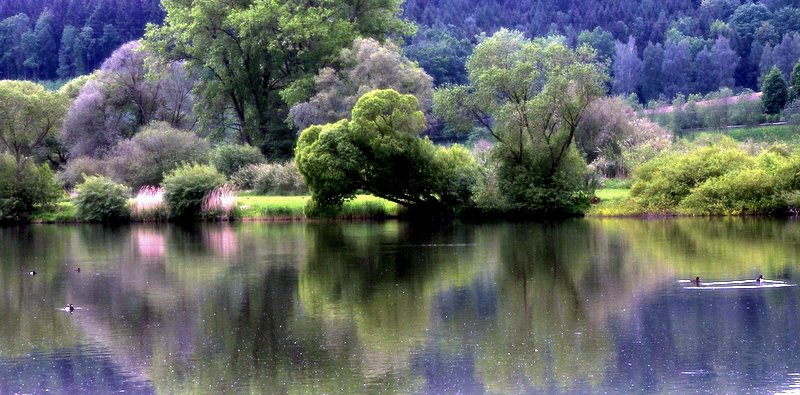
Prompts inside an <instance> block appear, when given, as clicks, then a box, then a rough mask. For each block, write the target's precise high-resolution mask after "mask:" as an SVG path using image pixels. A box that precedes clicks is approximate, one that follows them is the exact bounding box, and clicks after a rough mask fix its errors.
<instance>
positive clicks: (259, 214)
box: [30, 195, 400, 223]
mask: <svg viewBox="0 0 800 395" xmlns="http://www.w3.org/2000/svg"><path fill="white" fill-rule="evenodd" d="M308 199H309V196H249V195H244V196H237V197H236V206H237V208H236V211H235V213H236V214H235V216H236V218H237V219H241V220H300V219H304V218H305V215H303V209H304V208H305V205H306V202H307V201H308ZM399 209H400V207H399V206H398V205H397V204H396V203H392V202H390V201H388V200H385V199H381V198H378V197H375V196H370V195H359V196H356V198H355V199H353V200H350V201H347V202H345V204H344V207H343V208H342V213H341V215H340V216H339V218H341V219H382V218H392V217H396V216H397V215H398V212H399ZM30 219H31V222H35V223H69V222H80V220H79V218H78V217H77V215H76V209H75V206H74V205H73V204H72V202H71V201H69V200H65V201H61V202H59V203H57V204H56V205H55V206H54V207H52V208H48V209H41V210H37V211H36V212H34V213H33V214H32V215H31V218H30Z"/></svg>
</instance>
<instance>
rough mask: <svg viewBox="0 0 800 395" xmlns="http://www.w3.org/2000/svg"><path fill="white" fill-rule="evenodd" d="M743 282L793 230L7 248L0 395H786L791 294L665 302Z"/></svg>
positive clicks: (272, 232) (424, 230)
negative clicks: (69, 308) (699, 283)
mask: <svg viewBox="0 0 800 395" xmlns="http://www.w3.org/2000/svg"><path fill="white" fill-rule="evenodd" d="M77 268H80V269H81V270H80V272H78V271H76V269H77ZM31 270H35V271H36V272H37V274H36V275H35V276H30V275H29V274H28V272H29V271H31ZM758 274H764V276H765V277H766V278H768V279H770V280H779V281H784V282H786V283H787V284H796V283H797V282H800V221H778V220H756V219H728V220H693V219H677V220H675V219H673V220H663V221H642V220H575V221H569V222H562V223H554V224H491V225H465V224H452V225H439V226H431V225H424V224H423V225H420V224H413V225H412V224H407V223H399V222H387V223H374V224H370V223H345V224H321V223H310V224H305V223H285V224H284V223H277V224H273V223H245V224H236V225H232V226H228V225H205V226H198V227H195V228H180V227H175V226H167V225H163V226H132V227H124V228H116V229H113V228H104V227H101V226H30V227H24V228H4V229H0V306H2V309H3V312H2V316H0V394H13V393H44V392H49V393H71V394H73V393H113V392H122V391H124V392H126V393H265V394H267V393H269V394H272V393H318V394H322V393H347V394H354V393H414V394H416V393H421V394H427V393H431V394H439V393H463V394H472V393H491V394H505V393H515V394H516V393H714V394H717V393H776V392H791V391H793V390H794V391H797V390H799V389H800V308H799V307H798V301H800V299H799V296H800V293H799V290H798V287H782V288H777V287H776V288H772V287H753V288H749V289H737V288H735V287H732V288H728V289H703V290H702V291H700V290H697V289H692V287H691V286H687V284H686V283H679V280H680V279H689V278H694V277H695V276H700V277H701V278H702V279H703V281H704V284H705V282H713V281H717V280H718V281H725V280H735V279H753V278H755V277H757V275H758ZM684 287H686V288H684ZM687 288H688V289H687ZM67 303H73V304H75V306H77V307H78V310H76V311H75V312H74V313H73V314H70V313H68V312H65V311H60V310H58V309H59V308H62V307H64V306H65V305H66V304H67Z"/></svg>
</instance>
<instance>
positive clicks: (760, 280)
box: [756, 274, 764, 283]
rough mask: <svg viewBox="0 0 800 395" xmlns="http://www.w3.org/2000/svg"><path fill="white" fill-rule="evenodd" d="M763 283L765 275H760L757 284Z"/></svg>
mask: <svg viewBox="0 0 800 395" xmlns="http://www.w3.org/2000/svg"><path fill="white" fill-rule="evenodd" d="M762 281H764V276H763V275H761V274H759V275H758V278H757V279H756V282H757V283H761V282H762Z"/></svg>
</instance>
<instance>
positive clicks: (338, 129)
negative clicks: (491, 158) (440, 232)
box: [295, 89, 478, 216]
mask: <svg viewBox="0 0 800 395" xmlns="http://www.w3.org/2000/svg"><path fill="white" fill-rule="evenodd" d="M424 125H425V121H424V116H423V114H422V112H421V111H420V110H419V104H418V102H417V99H416V98H415V97H414V96H412V95H402V94H400V93H398V92H396V91H394V90H390V89H389V90H377V91H372V92H370V93H367V94H366V95H364V96H362V97H361V99H359V100H358V102H357V103H356V105H355V108H354V109H353V112H352V120H351V121H348V120H346V119H345V120H341V121H339V122H337V123H334V124H327V125H315V126H312V127H309V128H308V129H306V130H304V131H303V133H302V134H301V135H300V140H299V141H298V143H297V154H296V157H295V160H296V162H297V167H298V169H299V170H300V174H302V175H303V179H304V180H305V182H306V184H307V185H308V188H309V189H310V191H311V198H312V199H311V201H310V202H309V206H308V207H307V214H308V215H310V216H320V215H323V216H324V215H332V214H334V213H336V212H337V211H338V210H339V209H340V208H341V205H342V203H343V202H344V201H345V200H348V199H352V198H353V197H355V195H356V193H358V192H359V191H364V192H366V193H370V194H373V195H375V196H379V197H382V198H384V199H387V200H390V201H393V202H396V203H398V204H401V205H403V206H406V207H408V208H410V209H412V210H420V211H424V212H438V213H442V212H448V211H455V210H457V209H459V208H461V207H462V206H464V205H466V204H467V203H469V199H470V197H471V192H472V191H471V188H472V185H473V184H474V183H475V181H476V178H477V175H478V167H477V163H476V162H475V161H474V159H472V157H471V156H470V155H469V152H468V151H467V150H466V149H464V148H463V147H460V146H458V145H455V146H453V147H450V148H444V147H436V146H434V145H433V143H431V142H430V140H428V139H426V138H419V137H417V136H418V135H419V134H420V133H421V132H422V131H423V129H424Z"/></svg>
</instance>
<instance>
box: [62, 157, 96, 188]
mask: <svg viewBox="0 0 800 395" xmlns="http://www.w3.org/2000/svg"><path fill="white" fill-rule="evenodd" d="M103 174H105V165H104V164H103V162H102V161H99V160H97V159H93V158H90V157H88V156H83V157H80V158H75V159H70V160H69V162H67V166H66V167H65V168H64V170H62V171H61V172H59V173H58V174H57V176H56V178H58V181H59V182H61V185H62V186H63V187H64V188H65V189H67V190H71V189H73V188H75V186H76V185H78V184H80V183H82V182H83V181H84V178H85V177H86V176H97V175H103Z"/></svg>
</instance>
